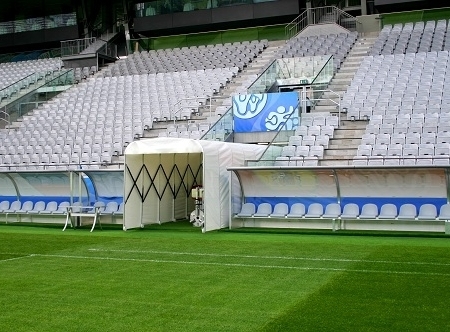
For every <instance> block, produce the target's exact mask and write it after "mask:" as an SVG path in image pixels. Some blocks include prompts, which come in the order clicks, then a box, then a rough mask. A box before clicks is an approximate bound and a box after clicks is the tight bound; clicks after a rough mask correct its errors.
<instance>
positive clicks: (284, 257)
mask: <svg viewBox="0 0 450 332" xmlns="http://www.w3.org/2000/svg"><path fill="white" fill-rule="evenodd" d="M89 251H97V252H122V253H141V254H146V253H148V254H165V255H189V256H209V257H236V258H261V259H281V260H301V261H328V262H350V263H383V264H406V265H434V266H450V263H433V262H408V261H402V262H395V261H379V260H368V259H347V258H310V257H289V256H258V255H230V254H208V253H197V252H176V251H157V250H118V249H89Z"/></svg>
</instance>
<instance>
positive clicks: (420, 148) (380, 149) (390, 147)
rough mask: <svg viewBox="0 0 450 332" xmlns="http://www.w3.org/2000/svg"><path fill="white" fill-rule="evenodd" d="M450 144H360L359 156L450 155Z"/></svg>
mask: <svg viewBox="0 0 450 332" xmlns="http://www.w3.org/2000/svg"><path fill="white" fill-rule="evenodd" d="M449 154H450V144H449V143H440V144H429V143H426V144H416V143H406V144H375V145H371V144H360V145H359V146H358V149H357V155H358V156H418V157H421V156H438V155H449Z"/></svg>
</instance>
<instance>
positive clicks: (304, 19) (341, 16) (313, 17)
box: [285, 6, 361, 40]
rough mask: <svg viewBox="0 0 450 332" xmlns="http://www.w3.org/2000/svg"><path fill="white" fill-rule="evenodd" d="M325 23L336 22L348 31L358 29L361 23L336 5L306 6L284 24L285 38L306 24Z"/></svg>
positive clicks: (299, 30)
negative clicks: (306, 7)
mask: <svg viewBox="0 0 450 332" xmlns="http://www.w3.org/2000/svg"><path fill="white" fill-rule="evenodd" d="M346 21H348V22H354V24H353V23H351V24H346V23H344V22H346ZM325 23H336V24H339V25H340V26H342V27H344V28H346V29H348V30H350V31H357V30H359V29H358V27H359V25H360V24H361V22H359V21H358V19H357V18H356V17H354V16H352V15H350V14H349V13H347V12H345V11H343V10H342V9H340V8H338V7H336V6H324V7H316V8H308V9H306V10H305V11H304V12H303V13H301V14H300V15H299V16H297V17H296V18H294V20H292V21H291V22H290V23H288V24H287V25H286V27H285V35H286V40H288V39H291V38H292V37H294V36H296V35H298V34H299V33H300V32H301V31H303V29H305V28H306V27H307V26H308V25H311V24H325Z"/></svg>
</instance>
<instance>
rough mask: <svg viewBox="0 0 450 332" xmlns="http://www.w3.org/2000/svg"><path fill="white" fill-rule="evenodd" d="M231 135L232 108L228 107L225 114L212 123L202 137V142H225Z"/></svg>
mask: <svg viewBox="0 0 450 332" xmlns="http://www.w3.org/2000/svg"><path fill="white" fill-rule="evenodd" d="M232 133H233V108H232V107H230V108H229V109H228V110H227V111H226V112H225V114H224V115H223V116H222V117H221V118H220V119H219V120H218V121H217V122H216V123H214V124H213V125H212V126H211V127H210V128H209V130H208V131H207V132H206V133H205V134H204V135H203V136H202V138H201V139H202V140H208V141H226V140H227V139H228V138H229V137H230V135H231V134H232Z"/></svg>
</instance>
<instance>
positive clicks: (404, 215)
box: [235, 203, 450, 221]
mask: <svg viewBox="0 0 450 332" xmlns="http://www.w3.org/2000/svg"><path fill="white" fill-rule="evenodd" d="M235 217H237V218H295V219H308V218H311V219H341V220H346V219H360V220H364V219H368V220H383V219H384V220H426V221H429V220H443V221H447V220H450V203H447V204H444V205H442V206H440V207H439V209H438V208H437V207H436V205H434V204H430V203H425V204H422V205H420V207H419V209H417V207H416V206H415V205H414V204H411V203H404V204H402V205H401V206H400V207H399V208H397V206H396V205H394V204H392V203H386V204H383V205H382V206H381V207H380V208H378V206H377V205H376V204H374V203H366V204H364V205H363V206H362V207H361V208H360V207H359V206H358V205H357V204H355V203H347V204H345V205H343V206H341V204H339V203H329V204H327V205H326V206H324V205H322V204H320V203H312V204H310V205H309V206H308V207H307V208H306V207H305V205H304V204H303V203H294V204H292V206H291V207H290V208H289V206H288V204H286V203H277V204H275V205H274V206H273V207H272V205H271V204H270V203H261V204H259V205H258V206H256V205H255V204H253V203H244V204H243V205H242V208H241V211H240V212H239V213H237V214H236V215H235Z"/></svg>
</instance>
